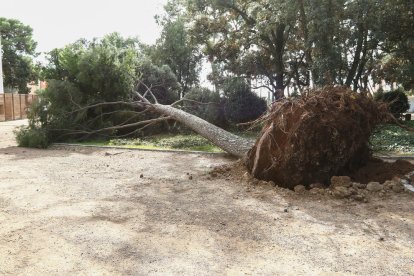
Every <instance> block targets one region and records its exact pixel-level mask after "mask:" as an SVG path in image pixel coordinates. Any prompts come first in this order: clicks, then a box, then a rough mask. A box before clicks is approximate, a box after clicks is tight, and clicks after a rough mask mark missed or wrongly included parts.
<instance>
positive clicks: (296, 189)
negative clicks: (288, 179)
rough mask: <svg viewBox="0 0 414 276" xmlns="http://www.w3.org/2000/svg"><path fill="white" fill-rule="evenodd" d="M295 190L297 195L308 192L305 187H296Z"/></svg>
mask: <svg viewBox="0 0 414 276" xmlns="http://www.w3.org/2000/svg"><path fill="white" fill-rule="evenodd" d="M293 189H294V190H295V192H297V193H303V192H305V191H306V187H305V186H303V185H297V186H295V188H293Z"/></svg>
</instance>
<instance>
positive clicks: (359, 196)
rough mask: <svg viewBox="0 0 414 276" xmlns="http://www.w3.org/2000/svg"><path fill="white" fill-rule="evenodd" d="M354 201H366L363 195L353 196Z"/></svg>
mask: <svg viewBox="0 0 414 276" xmlns="http://www.w3.org/2000/svg"><path fill="white" fill-rule="evenodd" d="M353 199H354V200H356V201H364V200H365V196H364V195H362V194H357V195H354V196H353Z"/></svg>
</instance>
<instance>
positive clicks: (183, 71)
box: [149, 0, 201, 96]
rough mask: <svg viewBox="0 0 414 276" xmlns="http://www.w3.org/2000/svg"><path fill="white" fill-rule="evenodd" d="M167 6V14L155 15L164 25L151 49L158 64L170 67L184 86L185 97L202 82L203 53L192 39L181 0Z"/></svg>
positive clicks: (175, 0)
mask: <svg viewBox="0 0 414 276" xmlns="http://www.w3.org/2000/svg"><path fill="white" fill-rule="evenodd" d="M164 9H165V14H164V15H163V16H157V17H156V19H157V22H158V24H159V25H160V26H162V32H161V37H160V38H159V39H158V40H157V43H156V44H155V45H154V46H153V47H150V48H149V50H150V51H149V52H150V56H151V59H152V60H153V62H154V63H155V64H157V65H158V66H162V65H168V66H169V67H170V68H171V70H172V72H173V73H174V74H175V76H176V77H177V80H178V82H179V83H180V85H181V88H182V95H181V96H183V95H185V94H186V93H187V91H188V90H189V89H190V88H192V87H194V86H195V85H197V84H198V82H199V79H198V77H199V71H200V61H201V55H200V53H199V50H198V47H197V45H195V44H194V43H192V41H190V36H189V33H188V27H187V26H186V21H187V19H186V14H184V13H183V11H182V10H180V4H179V1H177V0H174V1H171V2H169V3H167V5H166V6H165V7H164Z"/></svg>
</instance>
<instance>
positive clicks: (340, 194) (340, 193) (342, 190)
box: [333, 186, 352, 198]
mask: <svg viewBox="0 0 414 276" xmlns="http://www.w3.org/2000/svg"><path fill="white" fill-rule="evenodd" d="M351 195H352V192H351V191H350V190H349V189H348V188H346V187H343V186H337V187H335V188H334V190H333V196H334V197H337V198H347V197H350V196H351Z"/></svg>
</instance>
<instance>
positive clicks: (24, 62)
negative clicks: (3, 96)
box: [0, 17, 38, 93]
mask: <svg viewBox="0 0 414 276" xmlns="http://www.w3.org/2000/svg"><path fill="white" fill-rule="evenodd" d="M0 36H1V44H2V50H3V74H4V86H5V88H6V89H7V88H11V89H17V90H18V92H19V93H28V92H29V88H28V87H27V85H28V84H29V82H31V81H34V80H37V75H38V71H37V70H36V66H35V65H34V64H33V58H34V57H35V56H36V55H37V54H36V42H35V41H34V40H33V38H32V36H33V29H32V28H31V27H30V26H28V25H24V24H23V23H22V22H20V21H18V20H15V19H7V18H4V17H0Z"/></svg>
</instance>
